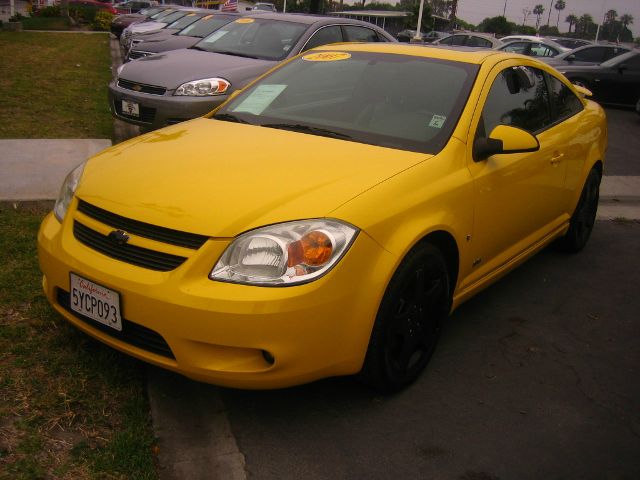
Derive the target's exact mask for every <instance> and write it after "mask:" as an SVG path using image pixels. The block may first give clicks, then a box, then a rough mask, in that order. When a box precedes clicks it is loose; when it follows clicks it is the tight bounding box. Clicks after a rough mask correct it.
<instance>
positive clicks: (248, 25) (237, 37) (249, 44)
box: [194, 17, 308, 60]
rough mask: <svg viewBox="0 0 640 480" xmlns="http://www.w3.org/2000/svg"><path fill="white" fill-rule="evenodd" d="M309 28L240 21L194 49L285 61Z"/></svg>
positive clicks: (266, 21) (263, 21) (257, 20)
mask: <svg viewBox="0 0 640 480" xmlns="http://www.w3.org/2000/svg"><path fill="white" fill-rule="evenodd" d="M307 27H308V26H307V25H304V24H300V23H293V22H282V21H277V20H267V19H256V18H247V17H244V18H239V19H238V20H236V21H235V22H231V23H229V24H227V25H226V26H224V27H222V28H220V29H219V30H216V31H215V32H214V33H213V34H212V35H210V36H208V37H207V38H205V39H203V40H202V41H200V42H198V43H197V44H196V45H195V46H194V48H198V49H202V50H207V51H209V52H214V53H225V54H227V55H237V56H240V57H248V58H259V59H262V60H282V59H283V58H284V57H286V56H287V54H288V53H289V51H290V50H291V49H292V48H293V46H294V45H295V44H296V43H297V42H298V40H299V39H300V37H301V36H302V34H303V33H304V32H305V31H306V29H307Z"/></svg>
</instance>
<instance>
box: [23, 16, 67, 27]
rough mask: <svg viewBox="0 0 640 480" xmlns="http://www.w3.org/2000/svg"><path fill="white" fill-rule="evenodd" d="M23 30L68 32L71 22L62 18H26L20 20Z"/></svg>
mask: <svg viewBox="0 0 640 480" xmlns="http://www.w3.org/2000/svg"><path fill="white" fill-rule="evenodd" d="M22 28H23V29H25V30H70V29H71V21H70V20H69V18H64V17H27V18H23V19H22Z"/></svg>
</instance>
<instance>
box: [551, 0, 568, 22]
mask: <svg viewBox="0 0 640 480" xmlns="http://www.w3.org/2000/svg"><path fill="white" fill-rule="evenodd" d="M566 6H567V4H566V3H565V1H564V0H557V1H556V4H555V6H554V8H555V9H556V10H557V11H558V21H557V22H556V28H558V25H560V12H561V11H562V10H564V9H565V8H566Z"/></svg>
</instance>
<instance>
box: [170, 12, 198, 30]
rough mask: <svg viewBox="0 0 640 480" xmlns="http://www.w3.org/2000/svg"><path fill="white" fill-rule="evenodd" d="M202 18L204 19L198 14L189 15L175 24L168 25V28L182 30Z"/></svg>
mask: <svg viewBox="0 0 640 480" xmlns="http://www.w3.org/2000/svg"><path fill="white" fill-rule="evenodd" d="M200 18H202V17H201V16H200V15H198V14H197V13H187V14H186V15H185V16H184V17H182V18H180V19H178V20H176V21H175V22H173V23H170V24H169V25H167V28H172V29H175V30H182V29H183V28H184V27H187V26H189V25H191V24H192V23H193V22H196V21H197V20H199V19H200Z"/></svg>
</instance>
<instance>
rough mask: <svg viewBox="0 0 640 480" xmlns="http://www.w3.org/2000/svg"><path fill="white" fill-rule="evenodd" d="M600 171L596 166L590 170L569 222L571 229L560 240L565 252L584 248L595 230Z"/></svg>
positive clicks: (561, 248) (560, 245) (559, 245)
mask: <svg viewBox="0 0 640 480" xmlns="http://www.w3.org/2000/svg"><path fill="white" fill-rule="evenodd" d="M600 179H601V175H600V172H599V171H598V170H597V169H596V168H595V167H594V168H592V169H591V171H590V172H589V176H588V177H587V181H586V182H585V184H584V188H583V189H582V193H581V194H580V200H579V201H578V206H577V207H576V209H575V211H574V212H573V215H572V216H571V220H570V222H569V230H568V231H567V233H566V234H565V235H564V237H561V238H560V239H559V240H558V243H557V245H558V247H559V248H560V250H562V251H564V252H579V251H580V250H582V249H583V248H584V247H585V245H586V244H587V241H588V240H589V237H590V236H591V231H592V230H593V225H594V224H595V221H596V213H597V211H598V200H599V199H600Z"/></svg>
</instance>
